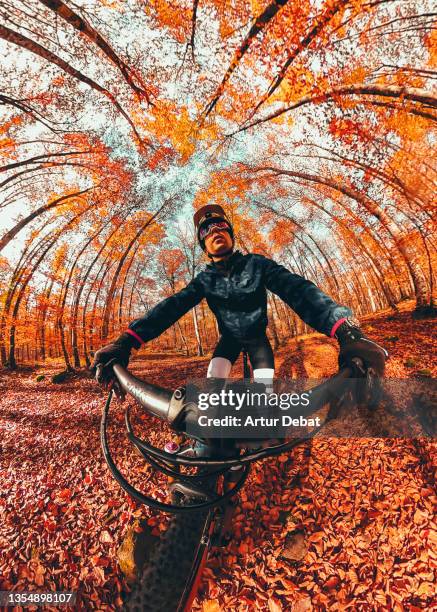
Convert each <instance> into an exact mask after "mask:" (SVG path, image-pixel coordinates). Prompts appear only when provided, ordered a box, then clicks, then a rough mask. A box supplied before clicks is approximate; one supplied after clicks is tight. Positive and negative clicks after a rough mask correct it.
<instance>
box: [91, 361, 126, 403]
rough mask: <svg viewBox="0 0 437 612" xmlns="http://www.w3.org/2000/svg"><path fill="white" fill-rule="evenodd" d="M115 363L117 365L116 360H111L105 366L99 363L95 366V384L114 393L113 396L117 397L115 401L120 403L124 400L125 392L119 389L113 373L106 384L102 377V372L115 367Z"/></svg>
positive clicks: (119, 386)
mask: <svg viewBox="0 0 437 612" xmlns="http://www.w3.org/2000/svg"><path fill="white" fill-rule="evenodd" d="M116 363H117V360H116V359H111V360H110V361H108V363H106V364H105V365H103V364H102V363H99V364H98V365H97V366H96V375H95V379H96V382H97V383H98V384H99V385H103V387H104V388H106V389H108V390H109V391H114V393H115V396H116V397H117V399H119V400H120V401H121V402H124V400H125V398H126V392H125V391H124V389H123V388H122V387H121V385H120V383H119V382H118V380H117V377H116V376H115V374H114V373H113V378H112V379H111V380H110V381H109V382H108V383H106V381H105V378H104V376H103V372H104V370H105V369H107V368H112V366H113V365H115V364H116Z"/></svg>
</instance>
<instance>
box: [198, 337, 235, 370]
mask: <svg viewBox="0 0 437 612" xmlns="http://www.w3.org/2000/svg"><path fill="white" fill-rule="evenodd" d="M240 351H241V345H240V344H239V343H238V342H237V341H236V340H234V339H233V338H230V337H228V336H221V338H220V340H219V342H218V344H217V346H216V347H215V349H214V353H213V355H212V358H211V361H210V362H209V365H208V371H207V374H206V376H207V378H228V376H229V374H230V373H231V369H232V366H233V365H234V363H235V362H236V361H237V358H238V355H239V354H240Z"/></svg>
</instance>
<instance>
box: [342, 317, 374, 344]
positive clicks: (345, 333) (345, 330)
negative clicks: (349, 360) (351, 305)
mask: <svg viewBox="0 0 437 612" xmlns="http://www.w3.org/2000/svg"><path fill="white" fill-rule="evenodd" d="M334 336H335V337H336V338H337V340H338V343H339V344H340V345H342V344H347V343H349V342H355V341H356V340H361V338H365V337H366V336H365V335H364V333H363V331H362V330H361V328H360V327H359V325H358V321H355V320H351V319H346V321H343V323H342V324H341V325H340V326H339V327H338V329H337V331H336V332H335V334H334Z"/></svg>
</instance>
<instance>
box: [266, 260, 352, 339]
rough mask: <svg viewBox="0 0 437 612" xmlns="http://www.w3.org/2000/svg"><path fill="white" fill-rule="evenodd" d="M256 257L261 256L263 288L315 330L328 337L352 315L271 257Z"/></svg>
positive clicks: (348, 309) (312, 284)
mask: <svg viewBox="0 0 437 612" xmlns="http://www.w3.org/2000/svg"><path fill="white" fill-rule="evenodd" d="M259 257H261V258H262V265H263V268H264V270H263V271H264V282H265V286H266V288H267V289H269V290H270V291H272V292H273V293H275V294H276V295H278V296H279V297H280V298H281V299H282V300H283V301H284V302H285V303H286V304H288V306H290V307H291V308H292V309H293V310H294V311H295V312H296V313H297V314H298V315H299V317H300V318H301V319H302V320H303V321H305V323H308V325H311V327H313V328H314V329H315V330H317V331H319V332H321V333H322V334H326V335H327V336H331V337H332V336H333V335H334V333H335V330H336V329H337V327H338V325H339V324H340V323H341V321H343V320H344V319H345V318H346V317H351V316H353V313H352V310H351V309H350V308H348V307H347V306H342V305H341V304H338V303H337V302H335V301H334V300H333V299H332V298H330V297H329V296H328V295H326V293H324V292H323V291H322V290H321V289H319V288H318V287H317V286H316V285H315V284H314V283H312V282H311V281H309V280H307V279H306V278H303V277H302V276H299V275H298V274H293V273H292V272H290V271H289V270H287V268H285V267H284V266H282V265H280V264H277V263H276V262H275V261H273V260H272V259H268V258H267V257H264V256H262V255H259Z"/></svg>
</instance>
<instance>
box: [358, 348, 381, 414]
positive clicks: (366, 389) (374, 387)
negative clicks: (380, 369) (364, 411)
mask: <svg viewBox="0 0 437 612" xmlns="http://www.w3.org/2000/svg"><path fill="white" fill-rule="evenodd" d="M352 361H353V363H354V370H355V372H354V373H355V375H356V376H357V378H358V379H359V380H357V381H356V398H357V402H358V403H359V404H366V405H367V406H368V407H369V408H376V406H377V405H378V404H379V401H380V399H381V395H382V387H381V382H380V379H379V376H377V375H376V372H375V370H374V369H373V368H372V367H369V368H366V367H365V366H364V362H363V361H362V359H360V358H359V357H354V358H353V359H352ZM360 379H362V380H360Z"/></svg>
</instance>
